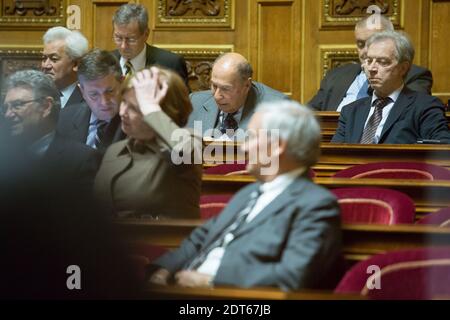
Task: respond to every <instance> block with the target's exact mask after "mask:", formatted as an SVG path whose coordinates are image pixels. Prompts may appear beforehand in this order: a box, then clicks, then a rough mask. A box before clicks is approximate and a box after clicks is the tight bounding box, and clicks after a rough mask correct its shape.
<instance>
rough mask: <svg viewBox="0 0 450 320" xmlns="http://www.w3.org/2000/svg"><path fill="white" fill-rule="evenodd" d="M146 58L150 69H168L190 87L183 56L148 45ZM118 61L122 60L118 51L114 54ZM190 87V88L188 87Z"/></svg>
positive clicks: (146, 64)
mask: <svg viewBox="0 0 450 320" xmlns="http://www.w3.org/2000/svg"><path fill="white" fill-rule="evenodd" d="M146 46H147V51H146V58H145V66H146V67H150V66H152V65H159V66H162V67H166V68H168V69H171V70H173V71H175V72H176V73H178V74H179V75H180V77H181V78H182V79H183V80H184V82H185V83H186V85H188V73H187V68H186V62H185V61H184V58H183V57H182V56H179V55H177V54H175V53H173V52H170V51H168V50H164V49H161V48H157V47H154V46H151V45H148V44H146ZM112 53H113V54H114V56H116V58H117V59H120V53H119V51H118V50H114V51H113V52H112ZM188 87H189V86H188Z"/></svg>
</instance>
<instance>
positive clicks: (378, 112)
mask: <svg viewBox="0 0 450 320" xmlns="http://www.w3.org/2000/svg"><path fill="white" fill-rule="evenodd" d="M391 101H392V99H391V98H389V97H386V98H378V99H376V100H375V101H374V102H373V105H374V107H375V110H374V112H373V114H372V116H371V117H370V118H369V121H367V125H366V127H365V128H364V132H363V135H362V137H361V141H360V143H362V144H371V143H374V138H375V133H376V132H377V128H378V125H379V124H380V122H381V119H382V118H383V108H384V107H385V106H386V105H388V104H389V103H390V102H391Z"/></svg>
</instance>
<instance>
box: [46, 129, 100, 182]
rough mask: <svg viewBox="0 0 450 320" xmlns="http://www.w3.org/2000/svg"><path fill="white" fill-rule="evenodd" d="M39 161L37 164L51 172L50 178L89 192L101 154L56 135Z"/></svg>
mask: <svg viewBox="0 0 450 320" xmlns="http://www.w3.org/2000/svg"><path fill="white" fill-rule="evenodd" d="M41 160H42V161H40V162H39V163H42V164H43V166H44V167H45V168H46V170H48V171H49V172H51V177H50V178H52V179H58V180H60V181H64V182H67V183H71V184H73V185H75V184H76V185H78V186H80V187H85V188H87V189H89V190H90V189H92V187H93V185H94V179H95V175H96V174H97V170H98V168H99V167H100V161H101V154H100V153H99V152H98V151H97V150H95V149H93V148H90V147H88V146H86V145H85V144H83V143H79V142H76V141H72V140H69V139H67V138H64V137H61V136H60V135H58V134H56V135H55V138H54V139H53V141H52V142H51V143H50V146H49V147H48V149H47V151H46V152H45V154H44V157H43V158H42V159H41ZM40 170H42V167H41V168H40ZM87 189H85V190H87Z"/></svg>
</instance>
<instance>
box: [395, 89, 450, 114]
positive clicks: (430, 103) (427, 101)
mask: <svg viewBox="0 0 450 320" xmlns="http://www.w3.org/2000/svg"><path fill="white" fill-rule="evenodd" d="M400 95H404V96H407V97H409V98H411V99H413V105H414V106H416V107H420V108H423V109H427V108H429V107H436V106H439V107H442V108H444V105H443V104H442V102H441V100H439V99H438V98H437V97H435V96H432V95H430V94H428V93H426V92H422V91H414V90H411V89H409V88H408V87H405V88H404V89H403V90H402V92H401V93H400Z"/></svg>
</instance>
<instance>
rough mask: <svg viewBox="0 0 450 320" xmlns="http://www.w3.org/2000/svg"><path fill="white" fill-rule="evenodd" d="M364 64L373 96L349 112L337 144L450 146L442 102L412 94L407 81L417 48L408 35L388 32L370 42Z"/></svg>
mask: <svg viewBox="0 0 450 320" xmlns="http://www.w3.org/2000/svg"><path fill="white" fill-rule="evenodd" d="M366 50H367V54H366V59H365V62H364V64H363V67H364V69H365V72H366V74H367V78H368V80H369V82H370V86H371V87H372V88H373V90H374V92H373V96H372V97H367V98H363V99H360V100H357V101H355V102H353V103H351V104H349V105H347V106H345V107H344V108H343V109H342V111H341V114H340V117H339V126H338V128H337V130H336V134H335V135H334V137H333V139H332V142H337V143H362V144H372V143H390V144H396V143H397V144H409V143H450V131H449V129H448V126H447V121H446V118H445V114H444V106H443V105H442V103H441V102H440V100H439V99H437V98H435V97H433V96H430V95H428V94H427V93H423V92H418V91H412V90H411V89H409V88H408V87H407V86H406V85H405V78H406V77H407V74H408V71H409V69H410V68H411V65H412V61H413V59H414V47H413V45H412V44H411V42H410V40H409V39H408V37H407V36H406V35H404V34H402V33H399V32H394V31H385V32H380V33H376V34H374V35H372V36H371V37H370V38H369V39H368V40H367V42H366Z"/></svg>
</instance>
